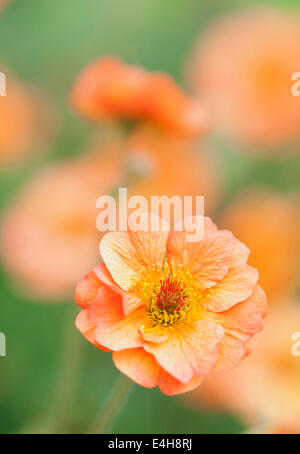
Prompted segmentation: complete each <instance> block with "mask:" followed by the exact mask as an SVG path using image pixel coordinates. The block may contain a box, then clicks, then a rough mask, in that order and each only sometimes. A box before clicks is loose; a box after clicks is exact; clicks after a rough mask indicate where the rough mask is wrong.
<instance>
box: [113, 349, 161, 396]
mask: <svg viewBox="0 0 300 454" xmlns="http://www.w3.org/2000/svg"><path fill="white" fill-rule="evenodd" d="M113 361H114V363H115V366H116V368H117V369H119V370H120V371H121V372H122V373H123V374H125V375H127V376H128V377H129V378H131V380H133V381H135V382H136V383H137V384H138V385H141V386H144V387H145V388H154V387H155V386H157V383H158V377H159V372H160V366H159V365H158V363H157V362H156V360H155V358H154V356H153V355H150V354H149V353H147V352H145V350H144V349H143V348H132V349H128V350H122V351H120V352H113Z"/></svg>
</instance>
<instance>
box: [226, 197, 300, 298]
mask: <svg viewBox="0 0 300 454" xmlns="http://www.w3.org/2000/svg"><path fill="white" fill-rule="evenodd" d="M297 213H298V210H297V209H296V207H294V204H293V203H292V201H291V200H289V199H288V198H284V197H283V196H281V195H279V194H277V193H275V192H272V191H267V190H255V191H254V190H252V191H249V192H247V193H244V194H241V195H240V196H239V198H238V199H237V200H236V201H235V202H233V203H232V204H231V205H230V206H229V207H228V209H227V210H226V211H225V212H224V213H223V216H222V219H221V224H222V226H224V227H226V228H228V229H230V230H231V231H232V232H233V233H234V234H235V235H236V236H237V237H238V238H240V240H241V241H243V242H245V243H246V244H247V245H248V246H249V248H250V250H251V255H250V258H249V263H250V264H251V265H252V266H254V267H256V268H258V269H259V274H260V282H261V284H262V286H263V288H264V290H265V291H266V293H267V295H268V297H271V296H272V297H278V296H279V295H280V294H281V295H282V294H284V295H286V294H287V292H293V291H294V290H295V288H296V285H297V284H298V276H297V274H298V271H299V265H300V263H299V239H298V237H299V234H298V225H297V216H298V214H297ZM274 248H275V250H274Z"/></svg>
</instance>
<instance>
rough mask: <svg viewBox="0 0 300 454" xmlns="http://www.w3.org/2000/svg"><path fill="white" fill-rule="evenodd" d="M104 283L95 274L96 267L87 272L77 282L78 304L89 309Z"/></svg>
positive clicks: (76, 297)
mask: <svg viewBox="0 0 300 454" xmlns="http://www.w3.org/2000/svg"><path fill="white" fill-rule="evenodd" d="M96 268H97V267H96ZM102 285H103V284H102V282H101V281H100V280H99V279H98V277H97V275H96V274H95V269H94V270H92V271H90V272H89V273H87V274H86V275H85V276H84V278H83V279H82V280H81V281H80V282H79V283H78V284H77V287H76V290H75V302H76V304H78V306H81V307H82V308H83V309H87V308H88V307H89V305H90V304H91V302H92V301H93V300H94V299H95V298H96V295H97V293H98V290H99V288H100V287H101V286H102Z"/></svg>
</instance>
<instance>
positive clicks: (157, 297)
mask: <svg viewBox="0 0 300 454" xmlns="http://www.w3.org/2000/svg"><path fill="white" fill-rule="evenodd" d="M135 290H136V291H137V292H138V295H139V297H140V298H142V299H143V301H144V302H145V308H146V311H147V314H148V315H149V328H151V327H156V326H159V325H160V326H162V327H172V326H174V325H178V324H180V323H183V322H187V321H188V320H189V319H190V317H191V314H192V313H193V312H194V311H193V310H192V309H193V308H194V306H195V305H197V295H199V289H198V288H197V285H196V284H195V282H194V280H193V278H192V276H191V274H190V273H189V271H188V270H183V268H182V266H181V265H178V266H171V265H170V264H169V263H168V262H167V261H166V262H165V264H164V266H163V267H158V266H156V267H152V268H150V269H148V270H147V271H146V272H145V273H144V275H143V276H142V278H141V279H140V280H139V281H138V282H137V283H136V284H135Z"/></svg>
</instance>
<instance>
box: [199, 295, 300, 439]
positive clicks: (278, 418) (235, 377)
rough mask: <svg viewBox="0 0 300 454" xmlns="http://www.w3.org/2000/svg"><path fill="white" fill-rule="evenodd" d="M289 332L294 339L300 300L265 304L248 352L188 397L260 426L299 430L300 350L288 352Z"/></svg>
mask: <svg viewBox="0 0 300 454" xmlns="http://www.w3.org/2000/svg"><path fill="white" fill-rule="evenodd" d="M294 333H299V336H298V342H299V340H300V305H299V303H298V304H292V303H291V302H290V301H288V300H282V301H281V304H278V305H277V306H276V307H272V310H270V313H269V315H268V318H267V321H266V323H265V329H264V332H263V333H262V334H261V335H259V336H261V337H260V341H259V346H258V347H257V348H256V350H255V352H254V353H253V354H252V355H251V357H249V358H247V359H246V360H245V361H243V364H241V365H240V366H239V367H238V368H236V369H235V370H232V371H226V372H221V373H218V374H217V373H216V374H212V375H211V376H210V377H209V378H208V379H207V380H206V381H205V382H204V383H203V385H202V386H201V388H199V390H197V392H195V393H194V394H192V395H191V397H192V399H193V401H194V402H195V400H196V401H198V402H199V403H205V404H207V405H209V406H213V407H215V408H216V407H221V408H222V407H223V408H226V409H227V410H230V411H235V412H237V413H238V414H239V415H241V416H242V418H244V420H245V422H246V423H248V424H249V423H250V424H253V425H254V428H257V430H258V431H261V432H267V433H300V423H299V421H300V389H299V380H300V356H294V354H293V346H294V347H295V346H296V342H295V341H296V339H294V340H293V339H292V335H293V334H294ZM296 347H297V346H296ZM296 350H297V351H298V352H300V349H299V346H298V347H297V348H296Z"/></svg>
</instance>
